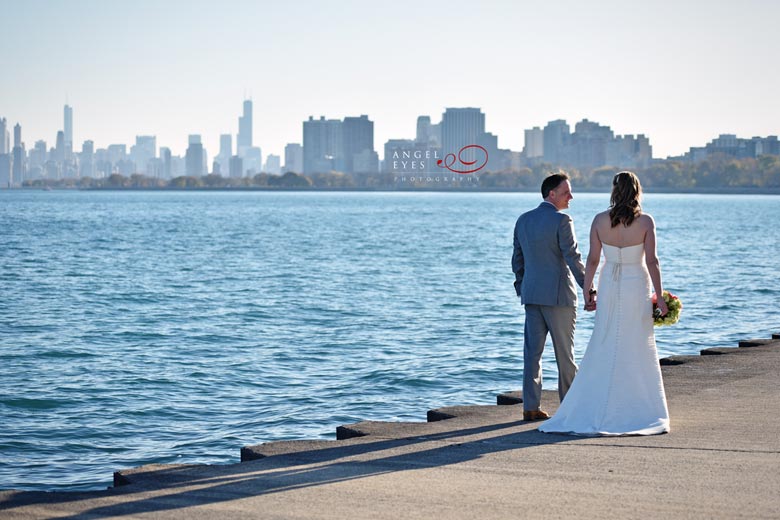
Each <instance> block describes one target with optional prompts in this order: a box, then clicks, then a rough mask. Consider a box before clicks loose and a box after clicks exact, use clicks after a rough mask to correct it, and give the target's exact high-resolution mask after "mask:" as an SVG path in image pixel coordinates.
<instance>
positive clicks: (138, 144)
mask: <svg viewBox="0 0 780 520" xmlns="http://www.w3.org/2000/svg"><path fill="white" fill-rule="evenodd" d="M156 157H157V137H156V136H154V135H137V136H135V145H133V146H131V147H130V160H132V161H133V162H134V163H135V171H137V172H138V173H147V170H148V165H149V161H150V160H152V159H154V158H156Z"/></svg>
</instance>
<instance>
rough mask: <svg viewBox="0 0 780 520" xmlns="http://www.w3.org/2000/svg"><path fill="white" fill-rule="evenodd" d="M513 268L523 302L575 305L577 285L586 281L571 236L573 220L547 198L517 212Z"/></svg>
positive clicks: (582, 266)
mask: <svg viewBox="0 0 780 520" xmlns="http://www.w3.org/2000/svg"><path fill="white" fill-rule="evenodd" d="M512 271H514V273H515V290H516V291H517V295H518V296H520V299H521V301H522V302H523V304H524V305H529V304H531V305H562V306H576V305H577V288H576V287H575V286H574V281H575V279H576V282H577V285H579V286H580V287H582V286H583V285H584V283H585V265H583V263H582V256H581V255H580V252H579V249H578V248H577V240H576V238H575V237H574V224H573V223H572V219H571V217H570V216H569V215H567V214H566V213H561V212H559V211H558V210H557V209H556V208H555V206H553V205H552V204H550V203H549V202H542V203H541V204H540V205H539V207H537V208H536V209H533V210H531V211H529V212H527V213H523V214H522V215H520V218H518V219H517V224H515V240H514V253H513V254H512Z"/></svg>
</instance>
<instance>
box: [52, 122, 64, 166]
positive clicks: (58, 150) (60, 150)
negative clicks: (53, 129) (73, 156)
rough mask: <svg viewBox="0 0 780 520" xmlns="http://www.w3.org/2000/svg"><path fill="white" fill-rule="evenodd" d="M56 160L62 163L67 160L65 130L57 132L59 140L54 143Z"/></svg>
mask: <svg viewBox="0 0 780 520" xmlns="http://www.w3.org/2000/svg"><path fill="white" fill-rule="evenodd" d="M52 158H53V159H54V161H55V162H58V163H60V164H62V163H63V162H65V132H63V131H62V130H60V131H59V132H57V140H56V144H55V145H54V157H52Z"/></svg>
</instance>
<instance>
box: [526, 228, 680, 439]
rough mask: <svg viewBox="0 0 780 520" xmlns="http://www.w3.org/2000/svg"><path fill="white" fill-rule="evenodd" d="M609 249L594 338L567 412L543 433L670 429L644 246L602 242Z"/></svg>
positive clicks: (560, 413) (564, 405)
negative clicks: (656, 345) (616, 244)
mask: <svg viewBox="0 0 780 520" xmlns="http://www.w3.org/2000/svg"><path fill="white" fill-rule="evenodd" d="M603 251H604V257H605V262H604V264H603V265H602V267H601V275H600V277H599V292H598V301H597V309H596V317H595V323H594V326H593V335H592V336H591V338H590V342H589V343H588V348H587V350H586V351H585V355H584V356H583V358H582V362H581V363H580V368H579V371H578V372H577V375H576V377H575V378H574V383H573V384H572V386H571V387H570V388H569V391H568V393H567V394H566V397H565V398H564V400H563V402H562V403H561V406H560V408H558V411H557V412H556V413H555V415H554V416H553V417H552V418H550V419H548V420H547V421H545V422H544V423H542V425H541V426H540V427H539V430H540V431H543V432H548V433H551V432H559V433H571V434H576V435H653V434H657V433H665V432H668V431H669V411H668V409H667V406H666V394H665V393H664V386H663V380H662V379H661V368H660V366H659V364H658V354H657V351H656V347H655V336H654V334H653V317H652V308H653V304H652V301H651V293H652V289H651V285H652V284H651V282H650V275H649V274H648V272H647V266H646V265H645V261H644V246H643V244H638V245H634V246H628V247H622V248H621V247H615V246H610V245H608V244H603Z"/></svg>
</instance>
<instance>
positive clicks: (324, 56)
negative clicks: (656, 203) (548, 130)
mask: <svg viewBox="0 0 780 520" xmlns="http://www.w3.org/2000/svg"><path fill="white" fill-rule="evenodd" d="M0 12H1V13H3V18H4V19H5V20H6V21H7V25H8V27H7V28H6V31H5V37H4V39H3V48H4V50H5V52H4V53H3V55H4V58H5V61H6V66H5V68H4V70H5V74H4V77H5V81H3V82H0V117H6V118H7V120H8V125H9V130H10V129H11V128H12V127H13V125H15V124H16V123H17V122H18V123H20V124H21V125H22V135H23V140H24V141H25V143H26V145H27V148H28V149H29V148H31V147H32V145H33V144H34V142H35V141H36V140H38V139H43V140H45V141H46V142H47V145H48V146H53V145H54V142H55V138H56V134H57V131H58V130H60V129H62V125H63V121H62V107H63V105H64V104H66V103H67V104H69V105H70V106H72V107H73V110H74V117H73V120H74V121H73V137H74V143H73V145H74V149H76V150H80V149H81V144H82V142H83V141H84V140H86V139H91V140H93V141H94V142H95V147H96V148H105V147H106V146H108V145H109V144H114V143H118V144H127V145H128V147H129V146H130V145H132V144H133V143H134V142H135V136H136V135H155V136H156V137H157V145H158V147H159V146H167V147H169V148H171V150H172V152H173V153H174V154H176V155H183V153H184V150H185V148H186V146H187V136H188V135H189V134H201V136H202V139H203V143H204V146H205V147H206V148H207V149H208V151H209V157H213V156H214V155H216V153H217V152H218V151H219V135H220V134H223V133H229V134H231V135H233V139H234V146H235V135H236V132H237V130H238V116H239V115H240V114H241V104H242V101H243V100H244V98H245V96H246V97H251V99H252V100H253V104H254V143H253V144H254V145H255V146H259V147H261V148H262V151H263V156H264V157H267V155H268V154H269V153H272V154H275V155H280V156H282V158H283V157H284V145H285V144H286V143H291V142H297V143H301V142H302V122H303V121H304V120H306V119H308V117H309V116H314V117H315V118H318V117H319V116H321V115H323V116H325V117H327V118H334V119H341V118H343V117H345V116H355V115H361V114H366V115H368V116H369V118H370V119H371V120H372V121H374V124H375V126H374V135H375V139H374V147H375V149H376V150H377V151H378V152H380V155H382V154H381V150H382V146H383V145H384V143H385V142H386V141H387V140H388V139H395V138H413V137H414V135H415V125H416V118H417V116H419V115H430V116H431V119H432V121H433V122H439V120H440V118H441V114H442V112H443V111H444V109H445V108H446V107H467V106H471V107H479V108H481V109H482V111H483V112H484V113H485V115H486V129H487V131H489V132H492V133H494V134H496V135H498V138H499V142H498V144H499V147H501V148H510V149H512V150H516V151H520V150H522V148H523V140H524V139H523V138H524V136H523V132H524V130H526V129H528V128H531V127H534V126H539V127H543V126H544V125H545V124H546V123H547V122H548V121H550V120H554V119H566V120H567V122H568V123H569V124H570V125H571V126H572V127H573V126H574V124H575V123H576V122H577V121H579V120H581V119H584V118H587V119H589V120H591V121H597V122H599V123H600V124H603V125H609V126H610V127H611V128H612V130H613V131H614V132H615V133H616V134H639V133H643V134H645V135H646V136H648V137H649V138H650V142H651V144H652V146H653V156H654V157H661V158H663V157H667V156H669V155H679V154H682V153H684V152H686V151H687V150H688V148H689V147H691V146H703V145H704V144H706V143H707V142H708V141H710V140H711V139H712V138H714V137H716V136H717V135H718V134H721V133H732V134H737V135H738V136H740V137H747V138H749V137H753V136H767V135H777V134H778V133H780V129H779V128H778V127H779V126H780V124H778V122H779V121H780V103H778V102H777V96H778V94H777V92H779V91H780V71H778V69H777V67H773V65H772V64H773V63H774V61H776V56H777V52H778V50H780V37H779V36H778V35H777V32H776V30H775V29H774V27H773V24H774V20H776V19H778V15H780V4H775V3H768V2H762V1H759V0H747V1H746V2H742V3H740V4H736V5H735V4H733V3H731V2H725V1H716V2H703V1H702V2H699V1H690V2H685V3H684V4H683V5H678V4H676V3H673V2H668V1H661V2H656V3H654V5H645V4H640V3H635V2H626V1H623V2H616V1H605V2H567V1H564V2H556V3H555V4H554V5H536V4H531V3H527V2H526V3H513V2H505V1H494V2H488V3H486V4H481V5H480V6H479V7H474V6H473V5H471V4H466V3H465V2H443V1H438V0H437V1H432V2H426V3H425V4H424V5H416V4H415V3H413V2H410V1H405V0H404V1H401V2H393V3H392V4H390V3H379V2H372V3H369V2H366V3H361V2H353V1H339V2H332V3H327V4H326V3H324V2H323V3H318V2H297V3H290V4H279V3H268V2H261V3H255V2H249V1H238V0H234V1H228V2H222V3H220V4H216V3H211V2H203V1H196V2H192V1H187V2H184V1H181V0H173V1H169V2H165V3H164V4H160V5H158V4H156V3H155V2H151V1H149V0H143V1H140V2H134V3H132V4H130V3H119V2H116V3H113V2H112V3H110V4H108V3H102V2H99V1H96V0H74V1H69V2H64V1H52V2H48V1H43V0H32V1H27V2H24V3H19V2H14V1H12V0H0Z"/></svg>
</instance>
